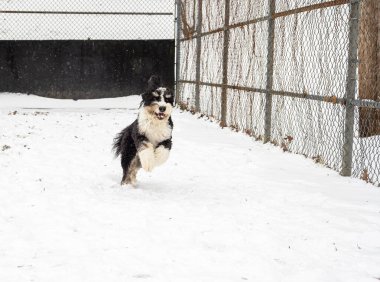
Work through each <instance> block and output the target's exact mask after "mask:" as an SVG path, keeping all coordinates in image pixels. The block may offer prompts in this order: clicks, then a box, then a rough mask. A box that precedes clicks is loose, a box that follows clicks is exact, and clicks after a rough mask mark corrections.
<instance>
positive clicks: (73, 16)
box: [0, 0, 174, 40]
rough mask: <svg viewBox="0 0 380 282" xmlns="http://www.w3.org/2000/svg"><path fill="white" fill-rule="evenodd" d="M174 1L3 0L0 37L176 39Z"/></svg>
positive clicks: (0, 11) (1, 3) (28, 38)
mask: <svg viewBox="0 0 380 282" xmlns="http://www.w3.org/2000/svg"><path fill="white" fill-rule="evenodd" d="M173 14H174V3H173V1H172V0H155V1H152V0H145V1H140V0H128V1H126V0H112V1H104V0H65V1H58V0H33V1H30V0H17V1H14V0H10V1H0V40H144V39H145V40H152V39H173V33H174V25H173Z"/></svg>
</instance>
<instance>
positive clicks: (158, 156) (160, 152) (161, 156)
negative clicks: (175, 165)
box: [154, 146, 170, 166]
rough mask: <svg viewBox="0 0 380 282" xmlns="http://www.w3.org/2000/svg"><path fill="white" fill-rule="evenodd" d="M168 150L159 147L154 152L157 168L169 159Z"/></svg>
mask: <svg viewBox="0 0 380 282" xmlns="http://www.w3.org/2000/svg"><path fill="white" fill-rule="evenodd" d="M169 152H170V151H169V150H168V149H167V148H165V147H164V146H159V147H158V148H157V149H156V150H155V151H154V158H155V165H156V166H159V165H162V164H163V163H164V162H166V161H167V160H168V158H169Z"/></svg>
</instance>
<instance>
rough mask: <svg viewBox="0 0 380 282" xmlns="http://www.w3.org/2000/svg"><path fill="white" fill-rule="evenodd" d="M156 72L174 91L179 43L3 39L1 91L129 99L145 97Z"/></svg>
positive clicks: (0, 66) (68, 96)
mask: <svg viewBox="0 0 380 282" xmlns="http://www.w3.org/2000/svg"><path fill="white" fill-rule="evenodd" d="M151 74H159V75H161V77H162V80H163V82H164V84H165V85H168V86H169V87H173V85H174V41H173V40H149V41H143V40H141V41H0V92H21V93H29V94H36V95H41V96H46V97H54V98H73V99H86V98H103V97H117V96H127V95H133V94H140V93H141V92H142V91H143V90H144V89H145V87H146V82H147V80H148V78H149V77H150V75H151ZM0 95H1V94H0Z"/></svg>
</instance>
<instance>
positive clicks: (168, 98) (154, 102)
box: [141, 75, 174, 120]
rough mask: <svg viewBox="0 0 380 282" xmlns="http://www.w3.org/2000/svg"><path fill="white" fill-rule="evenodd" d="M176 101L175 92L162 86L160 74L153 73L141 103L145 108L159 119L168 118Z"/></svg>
mask: <svg viewBox="0 0 380 282" xmlns="http://www.w3.org/2000/svg"><path fill="white" fill-rule="evenodd" d="M173 103H174V96H173V92H172V91H171V90H170V89H169V88H166V87H162V86H161V80H160V77H159V76H156V75H152V76H151V77H150V78H149V81H148V89H147V91H146V92H145V93H144V94H142V102H141V105H142V106H144V110H145V111H147V112H148V113H149V114H151V115H153V116H154V118H156V119H158V120H164V119H168V118H169V117H170V115H171V113H172V109H173Z"/></svg>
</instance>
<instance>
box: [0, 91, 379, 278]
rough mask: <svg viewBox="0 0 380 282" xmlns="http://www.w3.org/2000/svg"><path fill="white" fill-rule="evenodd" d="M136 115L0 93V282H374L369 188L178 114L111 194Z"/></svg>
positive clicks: (125, 108)
mask: <svg viewBox="0 0 380 282" xmlns="http://www.w3.org/2000/svg"><path fill="white" fill-rule="evenodd" d="M138 103H139V98H138V97H137V96H134V97H128V98H116V99H104V100H92V101H57V100H52V99H46V98H40V97H36V96H32V95H30V96H26V95H15V94H0V172H1V173H0V281H2V282H8V281H9V282H13V281H17V282H19V281H39V282H40V281H49V282H50V281H56V282H58V281H70V282H73V281H81V282H83V281H91V282H93V281H118V282H119V281H176V282H177V281H191V282H194V281H218V282H219V281H260V282H262V281H292V282H293V281H344V282H348V281H374V282H375V281H378V280H379V279H380V190H379V189H378V188H376V187H374V186H372V185H369V184H365V183H364V182H362V181H360V180H357V179H352V178H343V177H341V176H339V175H338V174H337V173H336V172H334V171H332V170H330V169H327V168H325V167H322V166H318V165H316V164H314V163H313V162H312V161H311V160H309V159H305V158H304V157H302V156H298V155H292V154H287V153H282V151H281V150H280V149H279V148H277V147H273V146H271V145H263V144H261V143H259V142H254V141H252V139H251V138H249V137H247V136H245V135H242V134H239V133H233V132H231V131H230V130H229V129H223V130H222V129H220V128H218V126H217V125H216V124H214V123H211V122H209V121H205V120H200V119H197V117H196V116H192V115H190V114H188V113H180V112H179V111H175V112H174V117H173V119H174V122H175V128H174V147H173V150H172V153H171V156H170V159H169V161H168V163H166V164H165V165H163V166H162V167H159V168H157V169H156V170H155V171H154V172H153V173H145V172H140V173H139V175H138V178H139V181H140V182H139V186H138V188H137V189H133V188H125V187H120V186H119V181H120V177H121V168H120V166H119V160H118V159H116V160H115V159H113V156H112V154H111V150H110V149H111V143H112V138H113V136H114V135H115V134H116V133H117V132H118V131H119V130H121V129H122V128H123V127H124V126H126V125H127V124H129V123H130V122H131V121H132V120H133V119H134V118H135V117H136V115H137V107H138ZM31 108H39V109H31ZM48 108H51V109H48ZM52 108H54V109H52ZM110 108H113V109H110Z"/></svg>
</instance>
